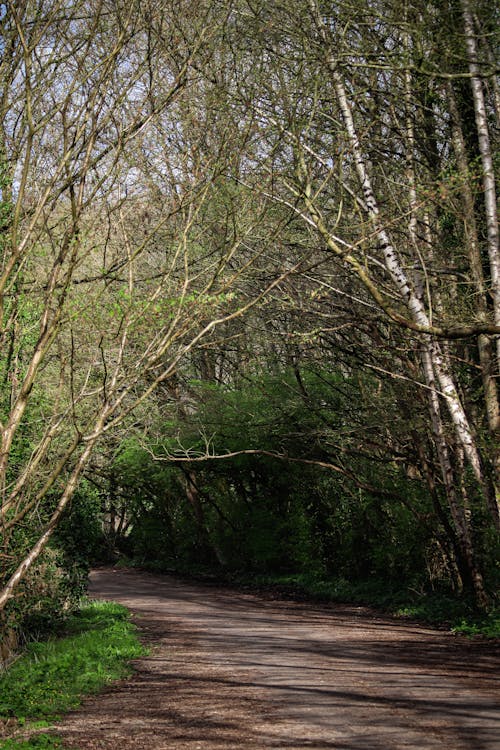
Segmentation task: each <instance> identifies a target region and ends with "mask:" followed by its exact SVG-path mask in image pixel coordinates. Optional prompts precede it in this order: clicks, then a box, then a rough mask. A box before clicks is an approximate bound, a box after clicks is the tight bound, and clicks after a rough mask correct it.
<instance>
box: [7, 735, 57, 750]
mask: <svg viewBox="0 0 500 750" xmlns="http://www.w3.org/2000/svg"><path fill="white" fill-rule="evenodd" d="M62 746H63V745H62V740H60V739H58V738H57V737H54V736H53V735H50V734H39V735H36V736H34V737H31V738H30V739H29V740H13V739H7V740H0V748H1V750H56V749H57V748H62Z"/></svg>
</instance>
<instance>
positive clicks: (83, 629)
mask: <svg viewBox="0 0 500 750" xmlns="http://www.w3.org/2000/svg"><path fill="white" fill-rule="evenodd" d="M144 653H145V649H144V647H143V646H142V645H141V644H140V642H139V640H138V638H137V634H136V629H135V627H134V626H133V625H132V624H131V622H130V620H129V613H128V611H127V610H126V609H125V607H122V606H121V605H119V604H114V603H112V602H91V603H89V604H87V605H86V606H84V607H82V608H81V610H80V611H79V612H77V613H76V614H74V615H72V616H71V617H69V618H68V620H67V622H66V625H65V633H64V636H62V637H59V638H51V639H50V640H47V641H41V642H37V643H32V644H30V645H29V646H28V648H27V649H26V652H25V653H24V654H23V656H22V657H21V658H19V659H18V660H17V661H16V662H14V663H13V664H12V665H11V667H10V668H9V669H8V670H7V671H6V672H5V673H4V674H3V675H2V676H1V677H0V719H3V720H5V719H8V718H12V717H14V718H15V719H17V722H18V725H20V726H21V727H22V726H23V725H24V724H25V723H26V722H28V725H29V729H30V730H31V729H36V728H37V727H38V728H39V727H43V726H44V724H45V725H46V723H47V721H51V720H54V719H57V718H58V716H59V715H60V714H62V713H64V712H66V711H68V710H70V709H72V708H75V707H76V706H78V705H79V703H80V700H81V698H82V696H84V695H88V694H90V693H96V692H98V691H99V690H100V689H101V688H102V687H103V686H104V685H106V684H107V683H109V682H112V681H114V680H117V679H120V678H122V677H125V676H126V675H128V674H130V672H131V668H130V665H129V663H128V662H129V660H130V659H134V658H136V657H138V656H141V655H142V654H144ZM37 719H38V720H40V719H42V720H44V721H39V722H38V723H37V724H33V723H32V721H33V720H37ZM58 743H59V740H58V739H57V737H53V736H50V735H46V734H37V735H35V736H34V737H32V738H31V739H29V740H19V739H17V740H16V739H5V740H0V748H2V749H4V750H30V749H31V748H34V749H35V748H57V747H60V746H61V745H60V743H59V744H58Z"/></svg>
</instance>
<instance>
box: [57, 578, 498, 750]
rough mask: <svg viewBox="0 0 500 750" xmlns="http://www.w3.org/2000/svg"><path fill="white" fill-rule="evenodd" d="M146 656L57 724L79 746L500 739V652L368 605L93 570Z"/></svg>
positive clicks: (484, 748) (478, 743) (349, 747)
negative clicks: (123, 609)
mask: <svg viewBox="0 0 500 750" xmlns="http://www.w3.org/2000/svg"><path fill="white" fill-rule="evenodd" d="M90 594H91V595H92V596H94V597H96V598H104V599H113V600H115V601H118V602H121V603H122V604H124V605H125V606H127V607H129V608H130V609H131V610H132V612H133V616H134V620H135V622H136V624H137V625H138V627H139V628H140V632H141V634H142V638H143V640H144V642H145V643H146V645H147V646H148V647H149V648H150V652H149V655H148V656H145V657H143V658H141V659H138V660H136V661H135V662H134V668H135V672H134V674H133V676H132V677H131V678H129V679H127V680H124V681H122V682H120V683H117V684H114V685H112V686H110V687H109V688H107V689H106V690H105V691H104V692H103V693H101V694H100V695H99V696H97V697H92V698H87V699H86V700H85V701H84V703H83V704H82V706H81V707H80V708H79V709H77V710H76V711H74V712H72V713H71V714H68V715H67V716H66V717H65V718H64V719H63V720H62V722H60V723H58V724H57V725H56V726H55V727H54V729H55V730H56V731H57V734H59V735H60V736H62V737H63V738H64V740H65V745H67V747H77V748H79V749H80V750H91V749H92V750H93V749H99V750H146V748H147V750H184V749H186V750H197V749H199V750H222V749H224V750H231V749H232V748H243V749H245V750H250V749H251V750H264V749H265V748H336V750H361V749H362V750H400V749H401V750H403V748H404V750H417V749H418V750H427V749H428V748H446V750H494V749H495V750H498V749H499V748H500V694H499V690H498V688H499V683H498V680H499V678H498V667H499V662H500V660H499V655H498V651H496V649H495V646H494V645H492V644H491V643H488V642H481V641H479V642H477V641H472V642H471V641H468V640H467V639H465V638H462V637H456V636H453V635H451V634H449V633H442V632H438V631H435V630H432V629H430V628H426V627H423V626H421V625H418V624H415V623H412V622H407V621H401V620H398V619H395V618H390V617H386V616H383V615H380V614H377V613H375V612H373V611H372V610H369V609H367V608H363V607H355V606H344V605H337V604H332V605H316V604H311V603H304V602H293V601H283V600H276V599H274V598H273V597H272V596H271V595H269V596H265V595H256V594H254V593H248V592H245V591H238V590H232V589H228V588H223V587H220V586H210V585H206V584H201V583H200V584H198V583H192V582H185V581H182V580H177V579H175V578H173V577H169V576H157V575H152V574H148V573H142V572H136V571H124V570H114V569H105V570H102V569H101V570H97V571H94V572H93V574H92V578H91V588H90Z"/></svg>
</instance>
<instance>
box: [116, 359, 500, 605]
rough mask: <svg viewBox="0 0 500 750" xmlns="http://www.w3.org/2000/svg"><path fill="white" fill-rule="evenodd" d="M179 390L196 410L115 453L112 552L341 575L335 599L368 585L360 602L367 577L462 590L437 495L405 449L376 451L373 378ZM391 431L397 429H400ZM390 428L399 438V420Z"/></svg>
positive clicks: (294, 379)
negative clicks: (119, 518) (120, 521)
mask: <svg viewBox="0 0 500 750" xmlns="http://www.w3.org/2000/svg"><path fill="white" fill-rule="evenodd" d="M187 387H188V389H189V391H190V394H191V399H192V402H193V403H194V402H196V405H197V406H196V410H194V409H193V410H192V411H191V412H190V413H186V412H185V411H184V412H183V415H182V419H180V418H179V415H177V420H178V421H177V422H176V423H175V422H173V421H172V420H168V421H167V423H164V424H163V423H162V422H161V417H160V422H159V424H158V425H157V426H156V428H157V429H156V430H155V437H154V439H153V438H150V439H144V438H140V437H139V436H135V437H132V436H131V437H129V438H128V439H127V440H126V441H124V443H123V444H122V445H121V446H120V449H119V450H118V452H117V455H116V458H115V460H114V463H113V465H112V468H111V472H112V477H113V486H114V491H115V502H116V503H117V507H115V512H116V511H117V510H118V506H120V503H121V508H122V512H123V514H124V515H126V516H127V518H128V521H129V523H128V524H127V525H122V529H123V530H124V533H123V534H122V535H117V534H114V535H113V546H114V548H115V553H116V554H117V555H119V554H122V555H124V556H125V557H126V558H128V559H129V560H131V561H133V562H134V563H135V564H139V565H145V566H149V567H156V568H158V569H164V570H165V569H175V570H180V571H186V572H196V571H198V572H200V571H208V570H211V571H212V572H214V571H218V573H219V574H222V575H227V574H231V575H233V576H243V578H244V577H245V576H247V577H248V576H253V577H260V578H261V579H265V577H266V576H268V577H269V576H271V577H272V576H274V577H277V578H279V579H280V580H282V581H283V580H284V581H286V580H289V581H291V580H292V579H293V577H294V576H295V577H296V578H297V580H298V581H299V584H300V582H302V583H303V582H304V581H305V580H308V581H309V584H310V585H309V586H308V588H309V589H311V590H313V589H314V586H315V585H316V588H318V585H317V584H318V582H321V581H323V585H324V586H326V587H328V585H329V584H328V581H331V582H332V584H330V585H331V586H333V582H336V585H337V587H338V586H339V583H340V584H341V583H342V581H343V582H345V585H344V586H343V588H342V585H340V589H339V592H340V594H339V595H340V597H342V595H343V596H347V597H349V594H348V591H349V585H348V584H353V585H354V586H356V585H358V584H367V587H366V586H365V589H366V590H365V600H370V586H371V590H372V594H373V592H375V591H376V590H378V591H382V590H385V603H386V604H392V605H394V604H395V602H396V600H397V598H398V597H399V603H400V604H408V602H409V601H411V599H412V598H414V599H417V600H418V598H419V597H422V596H424V595H425V593H426V592H430V591H434V592H441V593H444V592H447V593H450V594H451V593H452V592H453V591H454V592H455V595H459V594H465V596H467V595H468V594H469V593H470V590H468V589H467V586H465V587H464V585H463V582H462V581H461V580H460V579H459V577H458V573H457V571H456V569H454V568H453V561H454V543H455V542H456V540H455V539H454V538H453V535H452V534H450V530H451V521H450V518H449V516H448V512H447V510H446V504H445V502H444V498H442V497H441V498H437V499H436V498H435V502H434V504H433V502H432V500H431V498H430V495H429V492H428V488H427V486H426V484H425V481H424V480H423V478H422V477H421V476H418V475H417V476H415V474H414V472H413V466H414V464H413V461H414V459H415V454H414V450H415V448H414V446H412V445H411V444H407V452H406V454H404V453H403V452H401V454H400V455H399V458H398V459H397V460H396V459H395V458H394V454H393V453H392V452H391V451H388V450H387V447H386V446H384V440H388V439H389V433H388V431H387V423H386V420H385V419H383V416H382V414H381V412H380V410H382V411H383V409H384V398H383V397H380V396H379V400H378V403H377V406H376V405H375V404H374V401H373V394H374V392H375V391H376V389H377V382H376V380H375V379H372V378H370V377H367V376H363V377H360V376H359V375H353V376H347V375H345V374H341V373H334V372H331V371H324V370H321V369H317V370H314V369H310V370H304V371H302V372H301V373H300V374H298V373H297V371H296V370H293V369H289V370H288V371H284V372H282V373H279V372H277V373H275V374H273V375H270V374H266V373H263V372H260V373H256V374H255V375H254V376H253V377H249V376H246V377H245V378H244V379H242V380H241V382H240V384H239V387H236V386H235V385H233V386H232V387H227V386H221V385H217V384H213V383H206V382H203V381H202V380H191V381H190V382H189V385H188V386H187ZM406 417H407V418H408V415H406ZM415 418H416V417H415ZM162 428H163V429H162ZM400 428H401V430H402V435H406V434H407V432H406V431H407V429H408V424H407V423H406V424H405V425H403V424H401V426H400ZM391 431H392V432H391V434H392V439H393V440H394V439H395V437H394V436H395V435H397V432H398V426H397V425H396V424H395V423H394V422H393V423H392V425H391ZM367 445H371V446H378V449H377V452H376V453H375V452H373V450H372V451H368V450H367ZM197 456H198V457H199V460H196V457H197ZM210 456H214V457H213V458H210ZM120 498H121V499H120ZM436 501H437V503H436ZM475 512H476V513H478V514H480V512H481V511H480V506H479V505H478V509H476V510H475ZM115 529H116V525H115ZM493 538H494V534H493V532H492V531H490V532H488V526H487V524H486V525H485V526H484V531H483V535H482V536H479V535H478V538H477V540H476V542H477V545H478V549H479V550H480V554H481V556H482V564H483V567H484V570H485V571H487V586H488V590H489V591H490V592H492V593H493V592H494V591H495V590H496V587H497V585H498V577H497V576H498V571H497V568H496V564H495V555H496V552H497V550H496V549H495V547H494V544H492V539H493ZM107 546H108V548H109V544H108V545H107ZM287 577H288V578H287ZM314 582H316V584H314ZM300 585H302V584H300ZM464 588H465V591H464ZM353 590H354V589H353ZM359 590H361V589H359ZM359 590H358V592H357V593H356V592H355V593H354V594H352V592H351V596H358V597H359ZM391 592H392V594H394V592H396V599H395V600H394V601H393V602H391V601H390V599H391ZM412 592H413V593H412ZM405 595H406V599H405ZM401 596H403V598H402V599H401ZM371 599H372V600H373V601H378V603H379V604H384V601H383V600H384V597H383V596H376V595H375V596H373V595H372V596H371ZM393 608H394V607H393ZM455 619H456V618H455Z"/></svg>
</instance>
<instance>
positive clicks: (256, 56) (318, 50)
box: [0, 0, 500, 633]
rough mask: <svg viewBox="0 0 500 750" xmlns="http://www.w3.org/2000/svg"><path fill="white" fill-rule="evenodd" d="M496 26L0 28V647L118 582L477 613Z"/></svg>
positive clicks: (319, 16) (368, 3) (474, 22)
mask: <svg viewBox="0 0 500 750" xmlns="http://www.w3.org/2000/svg"><path fill="white" fill-rule="evenodd" d="M498 12H499V11H498V5H497V4H496V3H494V2H492V1H491V0H479V1H477V2H472V0H432V1H431V2H426V3H412V2H407V0H338V1H337V2H328V1H326V0H325V1H324V0H293V2H292V1H291V0H273V1H272V2H267V1H266V2H264V1H263V0H201V1H200V2H196V3H193V2H189V1H188V0H141V2H138V1H137V2H135V1H134V2H130V0H127V1H126V2H125V0H123V1H122V0H72V2H65V1H64V0H9V2H7V3H1V4H0V28H1V31H0V52H1V54H2V61H1V66H0V78H1V87H0V88H1V90H0V123H1V124H0V188H1V205H0V253H1V260H0V321H1V330H0V341H1V349H0V381H1V391H0V433H1V452H0V477H1V483H0V490H1V520H0V523H1V535H2V542H1V548H0V578H1V593H0V609H1V612H2V614H1V623H2V627H3V629H4V633H11V629H12V628H14V629H16V628H17V629H18V630H19V629H22V628H29V627H35V625H34V624H33V623H34V622H35V621H36V619H37V617H38V618H43V617H44V616H49V617H52V616H54V613H56V612H57V611H60V610H63V609H64V608H67V607H68V604H69V603H70V602H71V601H73V600H76V599H77V598H78V596H79V595H80V593H81V591H82V588H83V587H84V583H85V577H86V574H87V570H88V566H89V564H90V563H91V562H92V561H95V560H102V561H103V560H108V561H109V560H116V559H117V558H118V557H119V556H123V557H125V558H127V559H130V560H134V561H136V562H138V563H142V564H155V565H157V566H158V567H160V568H161V567H163V568H164V569H178V570H184V571H189V570H194V569H197V570H198V569H199V568H200V567H205V568H206V569H211V570H220V571H229V572H238V573H246V574H248V575H250V574H264V573H273V574H275V573H276V574H277V573H280V574H288V573H308V574H311V575H316V576H320V577H323V578H325V579H342V580H346V581H367V580H377V581H383V582H386V583H387V585H389V584H397V585H398V586H401V587H403V588H408V589H412V590H416V591H419V592H425V591H427V590H429V589H434V590H446V591H452V592H454V593H455V595H456V596H469V597H472V598H473V600H474V602H475V604H476V606H477V607H478V608H480V609H483V610H484V609H487V608H488V607H491V606H492V605H493V604H494V597H495V590H496V586H497V585H498V564H497V559H498V530H499V528H500V522H499V492H500V441H499V437H500V409H499V382H498V378H499V357H500V252H499V244H498V216H497V184H496V182H495V171H496V168H497V167H498V123H499V117H500V90H499V82H498V72H499V64H498V59H497V58H496V57H495V55H496V54H497V53H498V49H499V44H498V42H499V39H498V29H499V27H500V26H499V23H498V22H499V17H498ZM47 613H48V615H47ZM30 623H31V624H30Z"/></svg>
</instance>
